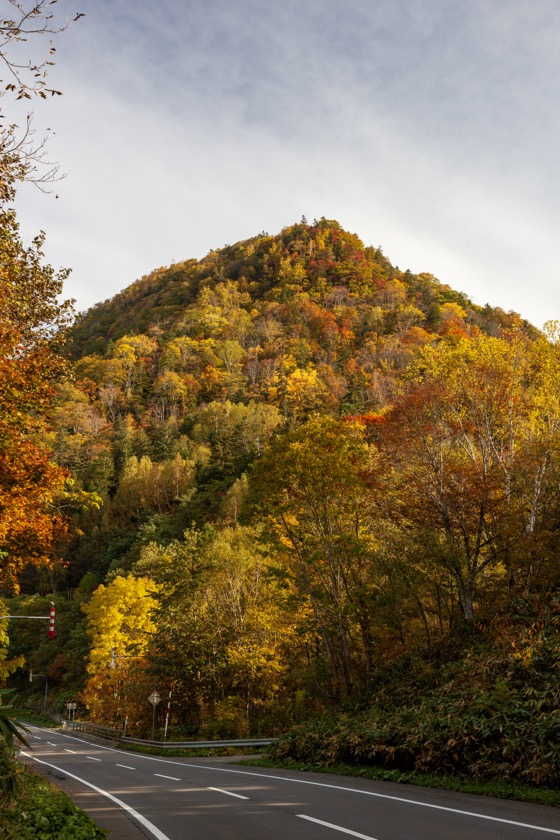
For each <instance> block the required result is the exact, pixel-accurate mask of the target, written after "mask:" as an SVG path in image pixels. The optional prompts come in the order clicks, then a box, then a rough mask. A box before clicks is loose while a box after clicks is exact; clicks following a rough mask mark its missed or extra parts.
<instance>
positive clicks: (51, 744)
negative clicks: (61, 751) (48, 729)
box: [47, 741, 56, 747]
mask: <svg viewBox="0 0 560 840" xmlns="http://www.w3.org/2000/svg"><path fill="white" fill-rule="evenodd" d="M47 744H48V745H49V746H51V747H56V744H53V742H52V741H47Z"/></svg>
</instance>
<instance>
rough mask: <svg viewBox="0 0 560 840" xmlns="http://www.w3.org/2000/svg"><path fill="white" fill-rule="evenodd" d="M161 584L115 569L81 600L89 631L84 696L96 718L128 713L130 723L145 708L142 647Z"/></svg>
mask: <svg viewBox="0 0 560 840" xmlns="http://www.w3.org/2000/svg"><path fill="white" fill-rule="evenodd" d="M159 589H160V587H159V585H158V584H157V583H155V582H154V581H153V580H151V579H150V578H147V577H139V578H136V577H133V576H132V575H129V576H127V577H123V576H121V575H118V576H117V577H115V578H114V579H113V580H112V581H111V582H110V583H109V584H107V586H104V585H101V586H99V587H98V588H97V589H96V590H95V592H94V593H93V596H92V598H91V600H90V601H89V602H87V603H86V604H84V605H83V606H82V609H83V611H84V612H85V614H86V616H87V622H88V623H87V633H88V636H90V637H91V649H90V656H89V662H88V665H87V672H88V674H89V675H90V678H89V680H88V683H87V686H86V688H85V690H84V692H83V695H82V699H83V702H84V703H85V705H86V706H87V708H88V709H89V711H90V714H91V716H92V717H93V718H94V719H95V720H98V721H101V722H105V723H115V722H117V721H120V720H122V718H123V717H124V715H125V714H128V715H129V717H130V719H131V725H134V724H136V723H138V721H140V720H141V718H142V717H143V716H145V714H146V697H147V696H148V694H149V692H150V690H151V677H150V676H149V674H148V666H147V660H146V651H147V650H148V647H149V645H150V644H151V641H152V637H153V634H154V633H155V630H156V626H155V624H154V622H153V619H152V613H153V611H154V609H155V608H156V606H157V602H156V600H155V597H154V596H155V595H156V594H157V592H158V591H159Z"/></svg>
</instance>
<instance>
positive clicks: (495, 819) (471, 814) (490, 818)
mask: <svg viewBox="0 0 560 840" xmlns="http://www.w3.org/2000/svg"><path fill="white" fill-rule="evenodd" d="M33 728H34V729H35V728H38V727H33ZM61 736H62V737H63V738H68V739H69V740H71V741H79V742H80V743H81V744H87V745H88V746H91V741H86V740H84V739H83V738H76V736H75V735H66V734H65V733H61ZM33 737H34V738H37V740H38V741H40V740H41V738H40V737H39V736H38V735H34V736H33ZM96 746H97V748H98V749H100V750H106V751H107V752H113V753H120V754H121V755H125V754H126V753H125V751H124V750H119V749H115V748H114V747H104V746H102V745H101V744H99V745H96ZM142 759H143V760H145V761H156V762H158V763H159V764H174V765H178V766H179V767H192V768H194V769H196V770H200V765H196V764H189V763H188V762H183V761H173V760H171V759H169V758H156V757H155V756H151V755H143V756H142ZM35 760H36V761H37V760H38V759H35ZM43 763H46V762H43ZM56 769H59V768H56ZM206 769H212V770H213V771H214V772H217V773H230V774H231V773H233V774H235V775H236V776H252V777H253V778H259V779H261V778H262V779H268V780H269V781H270V780H276V781H281V782H291V783H292V784H300V785H312V786H313V787H322V788H330V789H331V790H339V791H344V792H345V793H357V794H361V795H362V796H373V797H376V798H378V799H386V800H388V801H393V802H403V803H404V804H406V805H413V806H414V805H415V806H417V807H419V808H430V809H434V810H436V811H447V812H448V813H451V814H461V815H462V816H467V817H475V818H476V819H480V820H488V821H489V822H497V823H503V824H505V825H515V826H518V827H520V828H529V829H532V830H533V831H543V832H544V833H545V834H555V835H557V836H560V831H559V830H558V829H556V828H547V827H546V826H544V825H534V824H533V823H525V822H518V821H516V820H506V819H504V818H503V817H493V816H490V815H489V814H481V813H479V812H477V811H464V810H462V809H461V808H450V807H448V806H445V805H435V804H434V803H431V802H422V801H421V800H418V799H407V798H405V797H404V796H392V795H390V794H387V793H377V792H375V791H371V790H363V789H360V788H352V787H346V786H342V785H331V784H328V783H326V782H312V781H311V780H310V779H294V778H290V777H289V776H276V775H272V774H270V775H269V774H265V773H252V772H251V771H249V770H230V769H229V768H227V767H212V768H206ZM63 772H66V771H63ZM68 775H71V774H70V773H68Z"/></svg>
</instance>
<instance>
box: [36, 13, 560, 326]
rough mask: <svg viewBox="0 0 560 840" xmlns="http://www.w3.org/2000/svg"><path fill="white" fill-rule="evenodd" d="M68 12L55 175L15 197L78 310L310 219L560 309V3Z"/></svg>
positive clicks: (457, 277)
mask: <svg viewBox="0 0 560 840" xmlns="http://www.w3.org/2000/svg"><path fill="white" fill-rule="evenodd" d="M62 2H63V4H64V6H65V7H66V8H68V9H69V10H71V11H73V10H75V9H76V8H79V9H80V10H81V11H85V12H86V17H85V18H83V19H82V20H81V21H80V22H79V24H77V25H76V26H74V27H73V28H72V29H71V30H70V31H68V32H67V33H65V34H64V35H62V36H61V37H60V39H59V40H58V42H57V66H56V68H55V69H54V71H53V73H52V77H51V81H52V82H53V84H54V85H56V86H59V87H60V88H61V89H63V91H64V96H63V97H61V98H60V99H57V100H56V101H55V100H53V101H49V102H48V103H47V105H46V106H45V108H43V109H41V108H40V107H39V108H37V117H36V120H37V124H38V126H40V125H45V126H46V125H48V126H50V127H51V128H53V129H54V130H55V132H56V136H55V137H54V138H53V140H52V142H51V152H52V155H53V156H55V157H56V158H57V159H59V160H60V161H61V163H62V166H63V168H64V169H66V170H68V173H69V174H68V177H67V178H66V179H65V181H64V182H62V183H61V184H60V185H59V187H58V188H57V192H58V193H59V196H60V197H59V198H58V200H55V199H54V198H52V197H45V196H41V195H40V194H37V193H36V192H34V191H33V190H31V189H30V188H28V187H26V188H24V189H22V190H21V192H20V196H19V207H20V216H21V221H22V226H23V230H24V232H25V235H27V236H30V235H31V234H32V233H33V232H34V231H35V229H37V228H42V229H44V230H45V231H46V233H47V243H48V244H47V256H48V257H49V259H50V260H51V261H52V262H53V264H55V265H64V266H70V267H71V268H72V269H73V273H72V275H71V278H70V280H69V282H68V285H67V292H68V295H71V296H74V297H76V298H77V302H78V307H79V308H80V309H84V308H87V307H88V306H90V305H92V304H93V303H95V302H97V301H99V300H102V299H105V298H108V297H110V296H112V295H113V294H115V293H116V292H118V291H119V290H121V289H122V288H124V287H125V286H127V285H129V284H130V283H131V282H133V281H134V280H135V279H136V278H137V277H139V276H141V275H142V274H146V273H148V272H149V271H151V270H152V269H153V268H156V267H158V266H160V265H168V264H169V263H171V262H172V261H177V260H182V259H187V258H190V257H202V256H204V255H205V254H206V253H207V252H208V251H209V250H210V249H213V248H218V247H221V246H222V245H224V244H226V243H232V242H235V241H237V240H239V239H243V238H246V237H249V236H253V235H255V234H256V233H259V232H260V231H262V230H267V231H269V232H270V233H277V232H278V231H279V230H280V229H281V228H282V227H284V226H286V225H289V224H292V223H294V222H296V221H298V220H299V219H300V218H301V216H302V215H305V216H306V217H307V218H308V219H313V218H315V217H321V216H326V217H327V218H335V219H337V220H338V221H339V222H340V223H341V224H342V225H343V226H344V227H346V228H348V229H350V230H352V231H353V232H355V233H357V234H358V235H359V236H360V237H361V238H362V240H363V241H364V242H365V243H366V244H371V245H376V246H377V245H380V246H381V247H382V248H383V251H384V252H385V253H386V255H387V256H388V257H389V258H390V259H391V260H392V262H393V263H395V264H397V265H399V267H400V268H403V269H405V268H410V269H411V270H412V271H429V272H431V273H433V274H435V275H436V276H437V277H439V279H441V280H442V281H444V282H447V283H450V284H451V285H452V286H454V287H456V288H458V289H461V290H462V291H464V292H466V293H467V294H469V295H470V296H471V297H472V298H473V299H474V300H475V301H476V302H478V303H481V304H484V303H486V302H490V303H492V304H494V305H499V306H502V307H503V308H504V309H515V310H517V311H519V312H521V314H522V315H524V316H525V317H527V318H529V319H530V320H532V321H533V322H534V323H535V324H536V325H537V326H541V325H542V323H543V322H544V321H545V320H547V319H549V318H555V317H558V318H560V282H559V272H558V258H557V248H556V242H557V239H558V234H557V229H558V225H559V222H560V199H559V195H560V189H559V187H560V184H559V180H560V179H559V167H558V162H557V156H558V149H559V148H560V116H559V113H558V107H557V106H558V101H559V98H560V97H559V94H560V49H559V42H560V4H558V2H557V0H533V2H528V0H507V1H506V0H494V2H492V0H485V2H482V1H481V0H463V2H457V0H453V1H451V0H391V2H388V0H377V2H376V0H299V2H297V1H296V0H283V2H279V0H229V2H226V1H225V0H191V2H188V3H186V2H179V0H174V1H173V0H158V2H157V3H154V2H153V0H150V2H148V0H134V2H133V0H83V2H82V3H81V4H79V3H78V0H72V2H70V0H62ZM76 3H78V5H75V4H76Z"/></svg>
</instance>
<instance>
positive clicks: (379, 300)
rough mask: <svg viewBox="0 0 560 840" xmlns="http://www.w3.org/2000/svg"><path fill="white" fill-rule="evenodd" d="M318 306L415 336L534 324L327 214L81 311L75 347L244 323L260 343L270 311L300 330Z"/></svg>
mask: <svg viewBox="0 0 560 840" xmlns="http://www.w3.org/2000/svg"><path fill="white" fill-rule="evenodd" d="M318 307H319V309H318ZM201 310H202V311H201ZM232 311H233V312H234V314H235V315H236V316H237V317H241V320H242V321H243V327H241V325H240V324H237V325H236V326H237V329H235V326H234V325H232V324H231V322H230V324H229V327H226V324H225V323H224V321H225V320H227V321H229V319H230V316H231V314H232ZM240 312H244V313H245V315H244V316H240ZM310 313H313V315H312V316H311V317H315V318H317V317H319V316H322V317H323V318H325V319H326V320H327V321H329V320H330V321H333V322H336V325H337V327H338V328H339V329H340V328H341V326H342V324H344V325H345V326H344V327H342V328H343V329H348V328H351V329H352V330H355V328H356V326H357V324H356V320H357V321H359V322H360V325H359V331H360V332H361V333H362V334H364V333H375V334H379V335H387V334H392V333H396V334H398V335H399V336H400V337H401V338H402V337H404V336H405V335H407V333H408V336H407V339H406V340H407V341H408V343H410V342H412V343H416V339H418V340H420V342H421V341H422V339H423V338H424V336H423V334H422V333H418V334H417V335H415V333H414V332H412V333H410V330H411V329H414V328H416V329H421V330H422V331H423V332H425V333H428V334H434V333H435V334H447V333H449V331H453V330H454V331H456V332H457V331H467V330H468V329H469V328H472V327H473V326H477V327H478V328H480V329H481V330H482V331H483V332H488V333H490V334H494V335H499V334H501V332H502V331H503V330H504V329H510V328H511V327H512V326H515V327H517V328H520V327H521V328H523V329H526V330H531V328H530V326H529V325H528V324H527V323H526V322H523V321H522V320H521V318H520V317H519V316H518V315H516V314H515V313H507V314H506V313H505V312H503V311H502V310H500V309H496V308H492V307H489V306H485V307H481V306H478V305H475V304H473V302H472V301H471V300H469V298H468V297H467V295H466V294H464V293H462V292H458V291H455V290H454V289H452V288H451V287H450V286H449V285H447V284H444V283H441V282H439V281H438V280H437V279H436V278H435V277H433V275H431V274H428V273H421V274H412V273H411V272H410V271H400V270H399V269H398V268H396V267H394V266H393V265H392V264H391V263H390V261H389V260H388V259H387V258H386V257H385V256H384V255H383V252H382V250H381V248H374V247H371V246H365V245H364V244H363V242H362V241H361V240H360V239H359V238H358V236H356V235H355V234H352V233H349V232H347V231H345V230H343V228H342V227H341V226H340V225H339V223H338V222H336V221H331V220H327V219H324V218H323V219H321V220H319V221H315V222H314V223H313V224H308V223H307V222H306V221H305V220H302V221H301V222H299V223H298V224H295V225H291V226H289V227H286V228H284V229H283V230H282V231H281V232H280V233H279V234H278V235H276V236H270V235H269V234H267V233H264V232H263V233H260V234H259V235H257V236H255V237H253V238H251V239H247V240H244V241H241V242H238V243H236V244H235V245H226V246H224V247H223V248H220V249H217V250H214V251H211V252H210V253H209V254H207V256H206V257H204V258H203V259H201V260H198V261H197V260H195V259H190V260H185V261H183V262H178V263H174V264H172V265H171V266H169V267H164V268H158V269H156V270H154V271H152V272H151V273H150V274H148V275H146V276H144V277H142V278H141V279H140V280H137V281H136V282H134V283H132V284H131V285H130V286H128V287H127V288H126V289H124V290H123V291H122V292H120V293H119V294H117V295H116V296H115V297H114V298H112V299H110V300H107V301H105V302H102V303H99V304H97V305H96V306H94V307H93V308H92V309H90V310H89V311H88V312H86V313H84V314H83V315H82V317H81V319H80V320H79V321H78V324H77V325H76V327H75V328H74V330H73V333H72V354H73V356H74V357H75V358H79V357H81V356H83V355H86V354H90V353H92V352H93V353H105V352H106V351H107V348H108V346H109V344H110V342H112V341H116V340H117V339H119V338H121V337H122V336H123V335H125V334H127V333H131V332H132V333H144V332H148V331H150V330H151V331H152V333H153V334H156V335H158V336H159V337H161V336H164V337H165V338H169V337H173V336H176V335H181V334H189V335H191V336H193V337H197V336H202V337H206V338H209V337H215V336H216V334H217V333H223V336H224V337H226V336H227V335H228V334H230V335H234V336H235V337H239V330H240V329H241V331H242V339H243V341H242V342H241V343H242V344H243V343H247V342H248V343H249V344H255V343H259V342H255V334H254V333H255V330H257V331H258V328H259V325H260V324H261V325H262V321H263V319H265V320H267V319H268V320H270V319H271V318H272V319H273V320H274V321H275V322H277V323H278V322H279V323H283V324H284V325H285V326H289V327H290V329H291V330H292V331H293V324H294V322H297V321H298V320H304V321H305V320H308V319H309V316H310ZM247 316H248V317H247ZM249 319H250V322H249ZM349 319H350V320H349Z"/></svg>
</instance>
